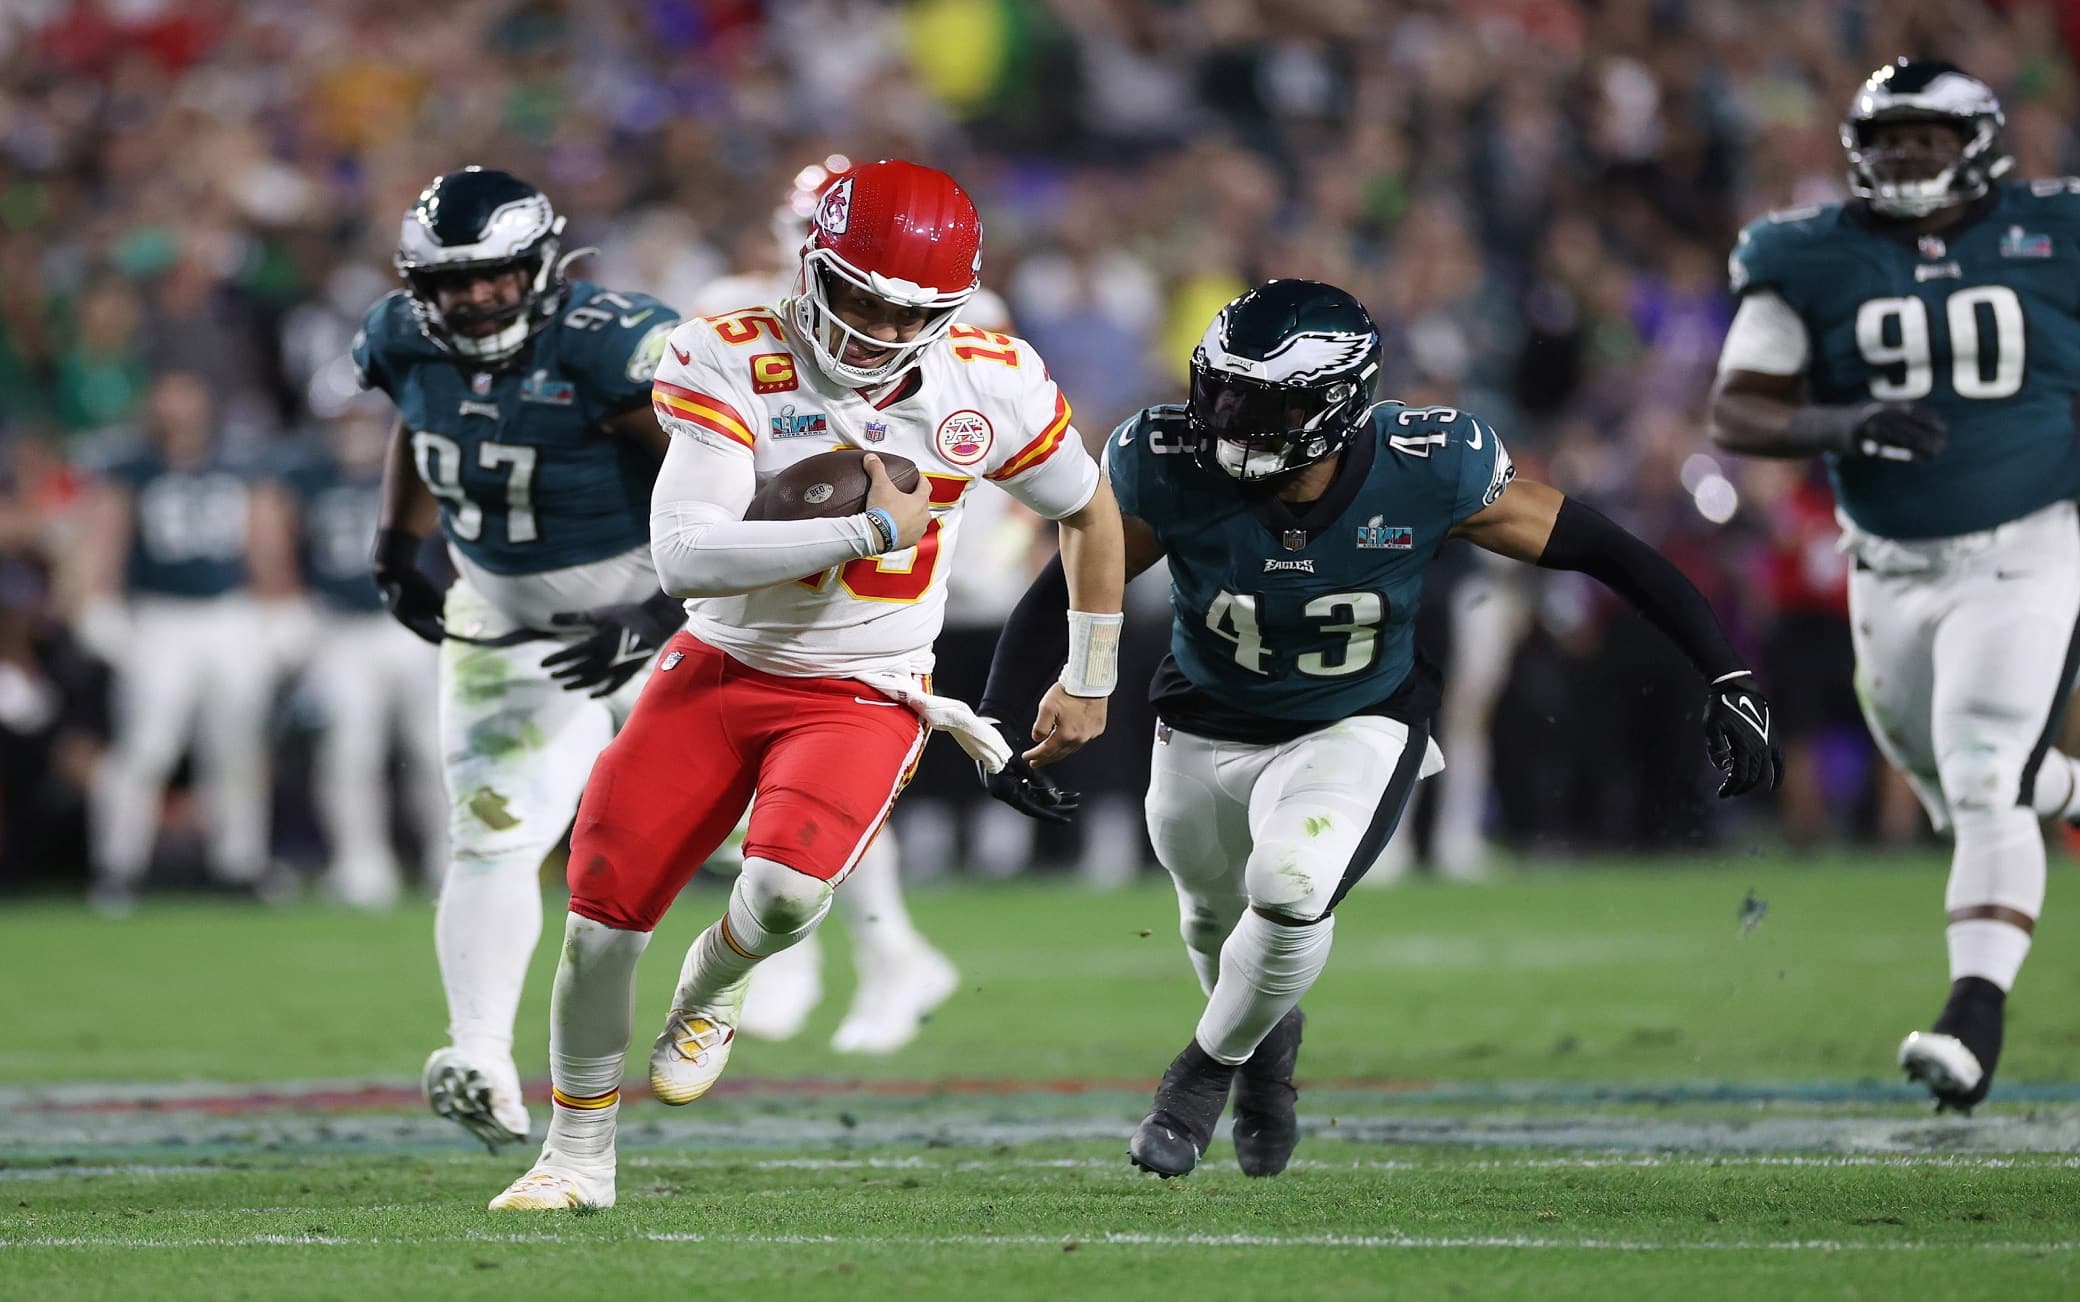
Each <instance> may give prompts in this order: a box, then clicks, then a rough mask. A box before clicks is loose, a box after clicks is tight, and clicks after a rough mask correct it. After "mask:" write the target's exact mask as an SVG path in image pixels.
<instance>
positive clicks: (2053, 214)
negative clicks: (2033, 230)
mask: <svg viewBox="0 0 2080 1302" xmlns="http://www.w3.org/2000/svg"><path fill="white" fill-rule="evenodd" d="M1998 184H1999V185H2000V187H2001V188H2002V189H2003V190H2005V191H2007V198H2008V199H2009V201H2010V202H2012V203H2014V204H2015V205H2016V206H2017V207H2020V208H2023V209H2024V210H2026V211H2028V212H2029V213H2030V214H2031V215H2032V216H2036V217H2038V220H2042V221H2058V222H2080V176H2047V177H2039V178H2037V179H2036V180H2031V181H2001V182H1999V183H1998Z"/></svg>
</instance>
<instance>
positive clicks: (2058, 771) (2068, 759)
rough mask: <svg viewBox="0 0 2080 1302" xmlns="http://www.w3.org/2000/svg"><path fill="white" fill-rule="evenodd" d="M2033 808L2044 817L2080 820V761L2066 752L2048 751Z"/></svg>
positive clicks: (2033, 796) (2038, 776) (2031, 797)
mask: <svg viewBox="0 0 2080 1302" xmlns="http://www.w3.org/2000/svg"><path fill="white" fill-rule="evenodd" d="M2030 805H2031V806H2032V807H2033V808H2034V809H2035V810H2036V811H2037V814H2038V816H2039V817H2042V818H2063V819H2067V820H2071V819H2074V818H2080V760H2076V759H2074V758H2073V757H2072V756H2070V755H2067V754H2065V753H2064V752H2062V751H2055V750H2047V751H2045V752H2044V763H2043V764H2042V765H2041V766H2039V767H2038V769H2037V785H2036V788H2035V789H2034V790H2033V791H2032V792H2031V793H2030Z"/></svg>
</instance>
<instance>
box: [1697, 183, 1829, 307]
mask: <svg viewBox="0 0 2080 1302" xmlns="http://www.w3.org/2000/svg"><path fill="white" fill-rule="evenodd" d="M1840 212H1841V205H1840V204H1813V205H1808V206H1806V207H1803V208H1786V209H1783V210H1781V211H1779V212H1773V213H1770V214H1768V215H1766V216H1763V217H1758V218H1756V219H1755V220H1754V221H1751V222H1749V223H1748V224H1747V225H1746V226H1744V227H1742V228H1741V234H1740V238H1739V239H1738V240H1737V241H1736V242H1735V243H1734V246H1733V252H1732V254H1731V255H1730V256H1729V257H1728V258H1727V260H1726V280H1727V284H1728V287H1729V288H1731V289H1732V290H1733V292H1734V293H1736V294H1745V293H1747V292H1748V291H1750V290H1754V289H1771V288H1776V287H1778V286H1781V285H1782V284H1783V283H1784V281H1785V280H1787V279H1789V278H1793V277H1795V276H1796V275H1797V268H1798V266H1799V264H1800V263H1801V262H1803V261H1805V260H1806V259H1807V258H1809V257H1811V256H1812V255H1813V254H1814V253H1816V252H1821V253H1824V250H1819V249H1817V248H1816V245H1817V243H1818V239H1819V237H1820V236H1822V235H1824V234H1825V233H1826V232H1828V231H1830V230H1832V229H1833V228H1834V224H1835V222H1834V219H1835V218H1836V216H1837V215H1838V214H1840Z"/></svg>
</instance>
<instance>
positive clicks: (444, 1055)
mask: <svg viewBox="0 0 2080 1302" xmlns="http://www.w3.org/2000/svg"><path fill="white" fill-rule="evenodd" d="M419 1087H420V1089H421V1090H422V1091H423V1092H424V1093H425V1095H426V1102H427V1105H428V1106H429V1107H431V1108H432V1109H433V1111H434V1115H436V1116H441V1117H446V1118H447V1119H448V1120H450V1121H452V1122H454V1123H455V1124H456V1125H458V1126H461V1127H462V1128H463V1129H464V1130H467V1131H468V1132H469V1133H470V1134H472V1135H474V1136H475V1137H476V1138H477V1139H479V1140H481V1141H482V1142H483V1144H484V1146H485V1147H486V1148H489V1149H490V1150H491V1151H492V1152H494V1153H496V1152H497V1151H498V1148H499V1145H501V1144H518V1143H522V1142H524V1141H525V1140H526V1139H527V1131H528V1120H527V1105H526V1104H525V1103H524V1102H522V1101H521V1097H520V1073H519V1072H518V1071H517V1070H516V1069H515V1068H514V1066H513V1062H512V1060H511V1059H510V1058H508V1059H506V1060H504V1061H502V1062H490V1061H473V1060H472V1059H470V1058H469V1057H467V1056H465V1055H464V1054H463V1052H462V1050H460V1049H458V1048H456V1047H455V1046H454V1045H452V1044H451V1045H448V1046H446V1047H444V1048H439V1049H435V1050H434V1051H433V1054H432V1056H431V1057H429V1058H427V1060H426V1069H425V1071H423V1072H422V1073H420V1077H419Z"/></svg>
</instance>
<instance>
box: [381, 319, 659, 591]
mask: <svg viewBox="0 0 2080 1302" xmlns="http://www.w3.org/2000/svg"><path fill="white" fill-rule="evenodd" d="M678 319H679V317H678V313H676V312H674V311H672V309H670V308H668V307H666V306H665V305H664V304H662V303H660V302H658V301H657V300H656V299H654V298H651V297H650V296H649V295H647V294H621V293H615V292H614V291H612V290H608V289H603V288H601V287H600V286H598V285H595V284H593V283H591V282H590V281H584V280H578V281H573V282H571V286H570V293H569V296H568V298H567V299H566V300H565V306H564V309H563V311H562V312H560V313H559V314H558V315H557V317H556V319H555V320H554V321H552V322H550V323H549V325H548V326H547V327H546V328H544V329H543V330H542V331H541V332H540V333H539V334H537V335H536V336H535V337H534V338H533V339H532V340H530V341H529V343H528V345H527V347H526V349H525V350H524V351H522V352H521V354H520V355H519V357H518V358H516V359H515V360H514V361H512V362H510V363H507V364H506V365H505V366H504V367H503V369H499V370H485V369H479V368H477V367H474V366H472V365H470V364H469V363H468V361H467V360H466V359H464V358H460V357H457V356H455V355H454V354H452V353H449V352H447V351H445V350H443V349H440V348H437V347H436V346H435V345H434V343H433V341H432V340H430V339H428V338H427V337H426V335H425V333H424V332H422V331H421V330H420V329H419V326H418V322H417V321H416V319H415V318H414V317H413V315H412V305H411V301H410V300H409V299H408V298H406V296H405V295H404V294H403V293H402V292H399V293H394V294H391V295H390V296H389V297H388V298H385V299H383V300H382V301H381V302H379V303H377V304H376V305H375V306H374V307H373V308H371V309H369V313H368V317H367V319H366V320H365V321H364V322H363V323H362V328H361V333H360V334H359V335H358V336H356V337H355V340H354V364H355V365H356V366H357V367H358V368H359V369H360V372H361V376H362V379H363V381H364V383H366V384H367V385H368V386H370V387H371V388H377V389H381V390H382V391H383V392H385V393H387V394H389V395H390V400H391V401H392V402H394V403H396V404H397V410H398V414H399V416H400V417H401V418H402V419H403V421H404V424H405V428H406V429H407V430H408V431H409V432H410V434H411V440H412V455H413V459H414V460H415V461H416V462H417V463H418V467H419V477H420V478H421V479H423V480H424V481H425V482H426V486H427V488H428V489H429V490H431V491H432V493H433V495H434V496H435V497H437V498H439V499H440V505H441V528H442V529H443V530H444V531H445V532H446V534H447V536H448V538H449V539H450V540H451V541H452V542H453V543H454V544H455V546H456V547H457V548H458V549H459V550H460V551H461V552H462V553H463V555H465V556H467V557H469V559H470V560H472V561H474V562H475V563H476V564H478V565H481V566H482V567H484V568H485V569H487V570H490V571H491V572H492V573H494V574H539V573H541V572H542V571H544V570H555V569H563V568H565V567H566V566H571V565H583V564H585V563H586V562H588V561H596V560H602V559H605V558H606V557H609V556H617V555H619V554H621V553H622V552H625V551H629V550H630V549H632V548H636V547H640V546H642V545H643V544H644V543H645V542H647V541H648V540H649V537H650V484H651V480H652V479H653V478H655V475H656V464H655V463H654V461H652V460H650V459H649V458H648V457H647V456H645V455H644V454H643V453H642V452H641V451H639V450H638V449H637V448H635V447H633V446H631V445H630V443H629V442H628V440H626V439H621V438H616V437H614V436H613V435H610V434H607V433H605V432H603V431H602V430H601V428H600V424H601V422H603V421H606V420H609V419H611V418H613V417H615V416H618V415H620V414H622V413H623V412H627V411H630V410H633V409H635V408H638V407H643V406H647V405H648V404H649V401H650V380H651V377H652V375H653V374H654V373H655V372H656V370H657V362H658V359H659V358H660V357H662V356H663V354H664V347H665V336H667V335H668V334H670V333H671V328H672V326H673V325H674V324H676V323H677V321H678Z"/></svg>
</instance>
